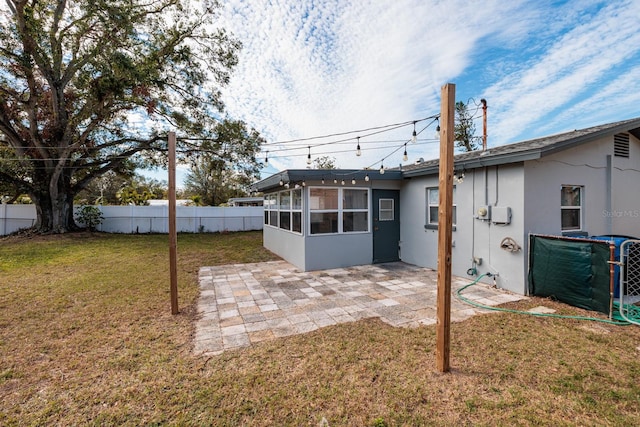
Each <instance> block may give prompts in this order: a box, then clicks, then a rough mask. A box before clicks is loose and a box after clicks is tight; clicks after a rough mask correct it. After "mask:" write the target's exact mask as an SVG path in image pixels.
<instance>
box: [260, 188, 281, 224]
mask: <svg viewBox="0 0 640 427" xmlns="http://www.w3.org/2000/svg"><path fill="white" fill-rule="evenodd" d="M263 204H264V224H265V225H272V226H274V227H277V226H278V193H273V194H266V195H265V196H264V202H263Z"/></svg>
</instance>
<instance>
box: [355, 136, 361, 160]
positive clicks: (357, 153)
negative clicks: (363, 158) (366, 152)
mask: <svg viewBox="0 0 640 427" xmlns="http://www.w3.org/2000/svg"><path fill="white" fill-rule="evenodd" d="M361 154H362V150H360V137H358V147H357V148H356V156H360V155H361Z"/></svg>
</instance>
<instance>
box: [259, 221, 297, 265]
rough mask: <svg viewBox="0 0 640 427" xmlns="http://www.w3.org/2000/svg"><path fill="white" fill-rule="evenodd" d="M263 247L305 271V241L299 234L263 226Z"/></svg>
mask: <svg viewBox="0 0 640 427" xmlns="http://www.w3.org/2000/svg"><path fill="white" fill-rule="evenodd" d="M262 238H263V245H264V247H265V248H267V249H269V250H270V251H271V252H273V253H274V254H276V255H278V256H280V257H282V258H284V259H286V260H287V261H288V262H290V263H291V264H293V265H295V266H296V267H298V268H299V269H301V270H303V271H304V270H305V240H304V236H303V235H301V234H295V233H291V232H288V231H284V230H280V229H279V228H276V227H270V226H268V225H265V226H264V228H263V229H262Z"/></svg>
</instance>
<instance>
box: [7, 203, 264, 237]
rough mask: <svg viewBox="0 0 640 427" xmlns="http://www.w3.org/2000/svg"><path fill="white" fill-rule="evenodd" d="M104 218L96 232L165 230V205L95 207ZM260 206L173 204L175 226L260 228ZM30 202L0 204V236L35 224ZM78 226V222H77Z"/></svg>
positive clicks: (187, 228) (201, 230)
mask: <svg viewBox="0 0 640 427" xmlns="http://www.w3.org/2000/svg"><path fill="white" fill-rule="evenodd" d="M98 208H99V209H100V210H101V211H102V216H103V217H104V221H102V225H100V226H98V227H97V229H98V230H99V231H104V232H107V233H168V232H169V208H168V207H167V206H98ZM263 215H264V210H263V208H262V206H247V207H224V208H223V207H213V206H206V207H197V206H178V207H176V227H177V229H178V232H180V233H214V232H222V231H249V230H262V223H263V218H264V216H263ZM35 221H36V208H35V206H34V205H6V204H0V235H2V236H4V235H7V234H11V233H13V232H15V231H18V230H20V229H22V228H29V227H31V226H33V224H35ZM80 225H82V224H80Z"/></svg>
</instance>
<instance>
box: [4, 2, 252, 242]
mask: <svg viewBox="0 0 640 427" xmlns="http://www.w3.org/2000/svg"><path fill="white" fill-rule="evenodd" d="M6 2H7V5H8V9H7V8H6V7H5V8H4V9H2V10H0V148H1V149H3V150H5V151H3V152H1V153H0V156H2V161H0V182H1V183H2V184H3V185H10V186H15V187H17V188H20V189H21V191H24V192H26V193H27V194H28V195H29V196H30V197H31V199H32V200H33V202H34V203H35V204H36V208H37V213H38V219H37V222H36V228H37V229H38V230H39V231H41V232H65V231H68V230H71V229H73V228H75V222H74V218H73V209H72V207H73V200H74V198H75V196H76V195H77V194H78V192H79V191H81V190H82V189H84V188H86V187H87V185H88V184H89V183H90V182H91V181H92V180H94V179H96V178H97V177H100V176H102V175H104V174H105V173H107V172H109V171H114V172H118V173H120V172H123V171H129V170H131V169H132V168H135V167H138V166H140V165H142V164H145V163H148V162H152V163H154V164H159V163H162V162H163V161H164V159H165V158H166V156H165V155H164V154H163V153H164V150H166V131H167V130H175V131H176V132H177V134H178V140H179V141H183V139H182V137H184V136H186V135H188V136H189V137H192V138H199V141H205V140H207V139H208V138H210V137H212V136H213V133H212V129H214V128H215V126H216V123H217V122H218V117H219V114H220V112H221V111H222V107H223V105H222V102H221V100H220V87H221V86H222V85H224V84H226V83H227V82H228V80H229V76H230V71H231V69H232V68H233V67H234V66H235V65H236V63H237V51H238V49H239V48H240V44H239V43H238V42H237V41H236V40H234V39H233V38H231V37H230V36H229V35H227V34H226V33H225V32H224V30H222V29H219V28H216V22H215V20H216V9H217V8H218V7H219V5H218V3H217V2H215V1H201V2H198V1H189V0H155V1H144V0H127V1H124V0H122V1H121V0H114V1H112V0H67V1H64V0H58V1H27V0H6ZM191 146H193V142H192V143H191ZM6 150H8V151H6Z"/></svg>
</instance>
